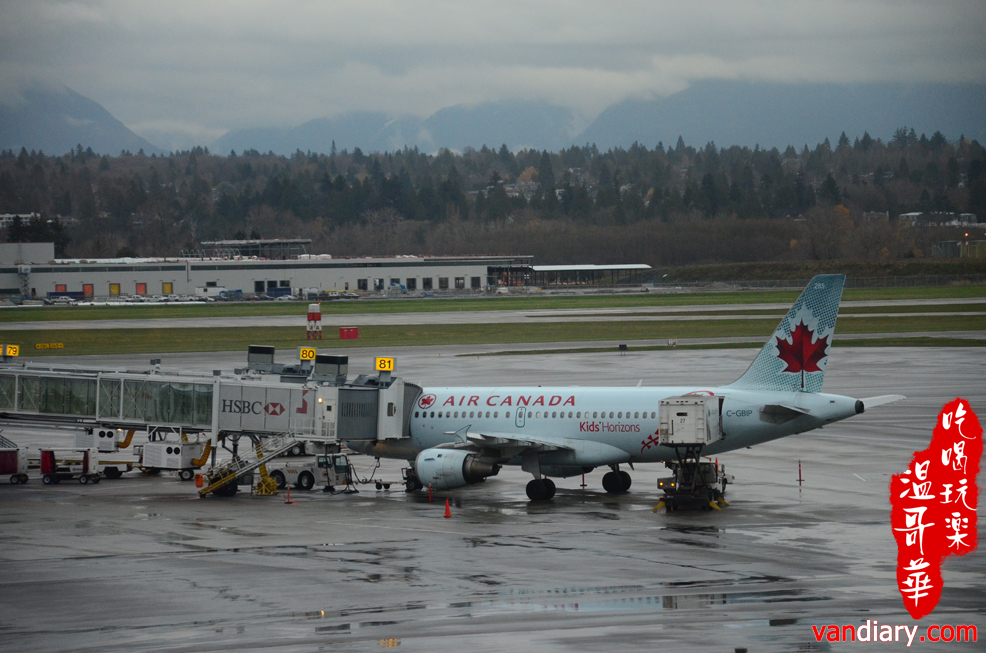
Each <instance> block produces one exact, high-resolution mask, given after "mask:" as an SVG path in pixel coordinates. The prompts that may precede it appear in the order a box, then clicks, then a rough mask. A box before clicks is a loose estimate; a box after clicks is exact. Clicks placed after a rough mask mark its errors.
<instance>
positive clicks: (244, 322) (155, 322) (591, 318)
mask: <svg viewBox="0 0 986 653" xmlns="http://www.w3.org/2000/svg"><path fill="white" fill-rule="evenodd" d="M421 301H426V300H421ZM491 301H495V300H491ZM173 305H174V306H181V304H173ZM294 305H295V306H296V307H297V314H296V315H262V316H244V317H237V318H235V319H236V326H237V327H253V328H261V327H298V328H304V327H305V324H306V318H307V313H306V312H305V311H306V308H307V303H306V302H300V301H299V302H294ZM448 305H454V303H453V302H449V303H448ZM949 305H960V306H972V305H977V307H978V305H981V306H982V309H983V310H980V311H970V310H956V311H947V310H942V311H936V312H934V313H933V315H935V316H938V317H945V316H984V317H986V298H983V297H973V298H962V299H901V300H866V301H854V302H850V301H846V302H842V304H841V307H842V309H843V312H842V313H841V314H840V315H839V319H840V320H852V319H857V318H872V317H887V316H892V317H928V316H929V313H927V312H921V311H915V312H891V313H888V312H887V311H886V310H883V311H881V310H880V309H886V308H894V309H900V308H901V307H915V308H917V307H926V306H936V307H939V308H941V307H946V306H949ZM132 306H142V304H133V305H132ZM143 306H146V305H143ZM164 306H168V305H167V304H166V305H164ZM126 307H127V305H121V306H120V307H119V308H120V311H126ZM790 308H791V305H790V304H789V303H760V304H723V305H694V306H692V305H689V306H640V307H627V308H571V309H551V310H531V311H515V310H509V311H502V310H490V311H454V310H451V311H429V312H413V311H412V312H401V313H353V314H342V315H339V314H333V313H331V312H327V313H325V314H323V315H322V327H323V328H332V327H340V326H377V325H408V324H537V323H545V322H621V321H624V320H633V321H647V322H674V321H679V320H702V321H709V320H712V321H716V320H764V319H771V318H775V319H777V320H780V319H781V318H782V317H783V316H784V314H785V313H786V312H787V311H788V310H789V309H790ZM853 308H855V309H863V308H868V309H872V310H870V311H867V312H865V313H847V312H845V309H853ZM14 310H16V309H14ZM709 311H713V312H714V313H713V314H709ZM743 311H776V314H760V315H739V314H737V313H738V312H743ZM703 312H704V313H703ZM229 320H230V319H229V318H228V317H185V318H145V319H134V318H129V319H127V318H121V319H110V320H58V321H49V322H0V331H11V330H31V329H45V330H56V329H166V328H167V329H171V328H185V329H201V328H210V327H212V328H216V327H225V326H228V325H229Z"/></svg>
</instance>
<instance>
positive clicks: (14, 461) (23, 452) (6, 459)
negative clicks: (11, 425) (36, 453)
mask: <svg viewBox="0 0 986 653" xmlns="http://www.w3.org/2000/svg"><path fill="white" fill-rule="evenodd" d="M27 464H28V463H27V449H21V448H20V447H18V446H17V444H16V443H15V442H12V441H10V440H8V439H7V438H5V437H3V436H0V475H5V474H10V483H11V484H12V485H17V484H18V483H27Z"/></svg>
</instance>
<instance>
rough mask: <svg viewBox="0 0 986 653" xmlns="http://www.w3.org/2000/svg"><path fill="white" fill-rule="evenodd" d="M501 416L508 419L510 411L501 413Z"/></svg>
mask: <svg viewBox="0 0 986 653" xmlns="http://www.w3.org/2000/svg"><path fill="white" fill-rule="evenodd" d="M503 416H504V417H506V418H508V419H509V418H510V411H509V410H508V411H507V412H505V413H504V414H503Z"/></svg>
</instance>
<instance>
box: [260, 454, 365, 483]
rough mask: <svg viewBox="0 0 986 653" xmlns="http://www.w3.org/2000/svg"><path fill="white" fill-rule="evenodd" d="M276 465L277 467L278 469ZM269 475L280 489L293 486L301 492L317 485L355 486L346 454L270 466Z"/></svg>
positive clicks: (320, 456)
mask: <svg viewBox="0 0 986 653" xmlns="http://www.w3.org/2000/svg"><path fill="white" fill-rule="evenodd" d="M274 465H277V466H276V467H275V466H274ZM267 468H268V470H267V473H268V474H269V475H270V477H271V478H272V479H274V482H275V483H277V487H278V488H279V489H283V488H285V487H287V486H288V485H293V486H294V487H296V488H298V489H299V490H310V489H312V488H313V487H315V485H316V484H318V485H322V486H324V487H328V488H333V489H334V488H335V487H337V486H340V485H345V486H346V487H349V486H352V485H353V476H352V472H351V470H350V466H349V457H348V456H347V455H346V454H326V455H319V456H316V457H315V459H314V460H309V461H304V462H288V463H274V464H268V466H267Z"/></svg>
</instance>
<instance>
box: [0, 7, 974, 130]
mask: <svg viewBox="0 0 986 653" xmlns="http://www.w3.org/2000/svg"><path fill="white" fill-rule="evenodd" d="M0 17H2V19H0V90H2V89H4V88H6V89H10V88H11V87H12V85H14V84H15V83H16V80H19V79H23V78H38V79H42V80H45V81H49V82H54V83H62V84H65V85H67V86H69V87H71V88H73V89H74V90H76V91H78V92H79V93H81V94H83V95H85V96H87V97H90V98H92V99H93V100H95V101H97V102H99V103H100V104H102V105H103V106H104V107H106V108H107V109H108V110H109V111H110V112H111V113H112V114H113V115H114V116H116V117H117V118H119V119H120V120H122V121H123V122H124V123H125V124H126V125H127V126H128V127H130V128H131V129H133V130H134V131H135V132H137V133H138V134H140V135H141V136H145V137H147V138H148V139H149V140H151V141H152V142H158V143H159V144H161V145H163V146H165V147H168V146H169V145H189V144H194V143H207V142H210V141H211V140H213V139H214V138H216V137H218V136H220V135H221V134H223V133H224V132H226V131H227V130H229V129H233V128H240V127H259V126H264V127H267V126H281V127H293V126H295V125H298V124H300V123H302V122H305V121H307V120H311V119H312V118H318V117H323V116H332V115H336V114H339V113H344V112H347V111H351V110H375V111H383V112H385V113H387V114H389V115H392V116H397V115H401V114H414V115H418V116H422V117H424V116H427V115H429V114H431V113H432V112H434V111H435V110H437V109H440V108H442V107H446V106H452V105H455V104H463V103H465V104H474V103H479V102H484V101H489V100H502V99H528V100H529V99H541V100H544V101H547V102H550V103H553V104H558V105H561V106H565V107H568V108H571V109H574V110H575V111H577V112H579V113H580V114H581V115H582V116H584V117H585V119H586V120H587V121H588V120H590V119H592V118H594V117H595V116H596V115H597V114H598V113H599V112H600V111H602V109H604V108H605V107H606V106H608V105H609V104H612V103H614V102H618V101H620V100H623V99H625V98H627V97H634V96H654V95H667V94H671V93H674V92H676V91H679V90H681V89H683V88H685V87H687V86H688V85H689V84H690V83H692V82H694V81H696V80H701V79H709V78H714V79H749V80H772V81H790V82H796V81H809V82H839V83H841V82H863V81H904V82H907V81H947V82H978V83H982V82H984V81H986V0H958V1H949V0H934V1H930V0H929V1H923V0H921V1H919V0H885V1H882V0H870V1H867V0H854V1H833V0H799V1H796V2H773V1H770V0H757V1H755V2H741V1H732V2H703V1H696V0H690V1H687V2H685V1H680V0H675V1H671V2H664V1H658V0H649V1H640V2H637V1H634V2H630V1H628V2H605V3H604V2H599V1H598V0H577V1H576V0H573V1H570V2H560V1H558V2H551V1H537V0H525V1H523V2H482V1H477V0H468V1H441V0H406V1H403V2H397V1H389V2H387V1H375V0H360V1H358V2H344V1H323V2H316V1H294V2H290V1H287V0H282V1H279V2H273V1H271V2H262V1H247V0H235V1H232V0H231V1H225V2H220V1H209V0H195V1H185V0H170V1H168V2H138V1H136V0H93V1H89V2H85V1H74V2H71V1H67V2H57V1H54V0H30V1H28V2H9V1H4V0H0ZM12 80H13V81H12ZM169 140H170V143H169V142H168V141H169Z"/></svg>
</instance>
